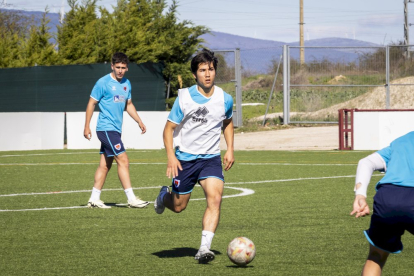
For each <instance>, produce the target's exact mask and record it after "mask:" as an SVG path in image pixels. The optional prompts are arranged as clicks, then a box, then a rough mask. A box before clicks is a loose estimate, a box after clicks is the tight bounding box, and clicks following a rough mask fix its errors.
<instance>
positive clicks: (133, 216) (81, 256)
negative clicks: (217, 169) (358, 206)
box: [0, 150, 414, 275]
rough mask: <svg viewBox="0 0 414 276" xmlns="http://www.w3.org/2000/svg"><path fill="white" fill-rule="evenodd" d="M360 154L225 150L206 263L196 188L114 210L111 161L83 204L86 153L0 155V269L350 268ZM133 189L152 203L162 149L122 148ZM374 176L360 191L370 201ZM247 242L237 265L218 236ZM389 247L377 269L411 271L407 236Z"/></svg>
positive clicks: (360, 244) (357, 249) (365, 222)
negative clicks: (175, 208)
mask: <svg viewBox="0 0 414 276" xmlns="http://www.w3.org/2000/svg"><path fill="white" fill-rule="evenodd" d="M369 153H370V152H368V151H366V152H361V151H296V152H295V151H290V152H288V151H237V152H235V157H236V163H235V165H234V167H233V168H232V169H231V170H230V171H228V172H225V178H226V185H225V190H224V199H223V203H222V214H221V221H220V224H219V227H218V229H217V232H216V235H215V237H214V239H213V244H212V250H213V251H214V252H215V253H216V259H215V260H214V261H213V262H211V263H210V264H206V265H203V264H198V263H197V261H195V260H194V255H195V254H196V252H197V250H198V247H199V245H200V239H201V219H202V215H203V212H204V209H205V200H204V195H203V193H202V190H201V188H199V187H198V186H197V187H196V188H195V191H194V192H193V195H192V199H191V202H190V203H189V206H188V208H187V209H186V210H185V211H183V212H182V213H180V214H175V213H172V212H171V211H169V210H166V211H165V212H164V213H163V214H162V215H157V214H156V213H155V212H154V208H153V205H152V204H150V205H149V206H148V207H147V208H145V209H129V208H126V205H125V204H126V196H125V193H124V192H123V190H122V189H121V184H120V182H119V180H118V177H117V174H116V166H113V168H112V171H111V172H110V173H109V176H108V179H107V182H106V184H105V186H104V190H103V192H102V196H101V199H102V200H103V201H105V202H106V203H109V204H111V205H112V206H113V207H112V208H111V209H88V208H86V203H87V201H88V199H89V196H90V191H91V189H92V185H93V177H94V173H95V170H96V168H97V165H98V160H99V155H98V153H97V150H84V151H79V150H77V151H74V150H61V151H57V150H53V151H24V152H1V153H0V183H1V184H0V218H1V235H0V249H1V250H0V256H1V258H0V262H1V273H0V274H1V275H359V274H360V271H361V268H362V266H363V263H364V261H365V258H366V256H367V254H368V242H367V241H366V239H365V237H364V235H363V233H362V231H363V230H364V229H367V228H368V226H369V220H370V218H369V217H365V218H359V219H356V218H354V217H351V216H350V215H349V213H350V212H351V207H352V202H353V196H354V195H353V186H354V179H355V172H356V166H357V162H358V160H359V159H360V158H362V157H364V156H366V155H367V154H369ZM128 155H129V158H130V162H131V166H130V171H131V178H132V182H133V187H134V190H135V193H136V195H138V196H140V197H141V198H142V199H144V200H149V201H151V202H153V201H154V199H155V198H156V196H157V195H158V192H159V189H160V187H161V186H162V185H169V184H170V180H169V179H168V178H166V176H165V170H166V156H165V152H164V151H163V150H158V151H139V150H128ZM381 176H382V175H381V174H380V173H374V176H373V177H372V179H371V185H370V187H369V192H368V199H369V203H370V206H371V207H372V197H373V195H374V193H375V182H376V181H378V180H379V179H380V178H381ZM237 236H246V237H248V238H249V239H251V240H253V242H254V243H255V245H256V249H257V253H256V258H255V259H254V261H253V262H252V263H251V264H249V265H248V266H247V267H237V266H235V265H233V264H232V263H231V262H230V260H229V259H228V258H227V255H226V248H227V244H228V243H229V242H230V241H231V240H232V239H233V238H235V237H237ZM403 243H404V246H405V248H406V249H405V250H404V251H403V253H402V254H399V255H391V256H390V258H389V260H388V262H387V264H386V266H385V269H384V275H412V260H413V259H414V239H413V237H412V236H411V235H410V234H407V235H404V236H403Z"/></svg>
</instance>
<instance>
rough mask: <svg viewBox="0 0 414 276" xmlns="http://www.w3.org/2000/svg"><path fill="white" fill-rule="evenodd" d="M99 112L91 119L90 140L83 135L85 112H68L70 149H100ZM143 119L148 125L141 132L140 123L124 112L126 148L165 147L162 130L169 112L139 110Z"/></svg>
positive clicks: (123, 133)
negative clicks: (98, 136)
mask: <svg viewBox="0 0 414 276" xmlns="http://www.w3.org/2000/svg"><path fill="white" fill-rule="evenodd" d="M98 114H99V113H98V112H94V114H93V116H92V119H91V125H90V126H91V131H92V139H91V140H90V141H89V140H87V139H85V137H83V128H84V125H85V112H68V113H66V126H67V140H68V141H67V147H68V149H98V150H99V148H100V146H101V142H100V141H99V140H98V138H97V137H96V131H95V130H96V122H97V119H98ZM138 114H139V116H140V117H141V120H142V121H143V123H144V124H145V126H146V127H147V132H146V133H145V134H141V129H140V128H139V127H138V124H137V123H136V122H135V121H134V120H133V119H132V118H131V117H130V116H129V115H128V113H126V112H124V123H123V126H122V141H123V142H124V146H125V148H127V149H128V148H129V149H161V148H164V142H163V139H162V132H163V130H164V126H165V123H166V122H167V117H168V114H169V112H150V111H145V112H144V111H143V112H138Z"/></svg>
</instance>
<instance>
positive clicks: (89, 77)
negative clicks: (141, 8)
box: [0, 63, 166, 112]
mask: <svg viewBox="0 0 414 276" xmlns="http://www.w3.org/2000/svg"><path fill="white" fill-rule="evenodd" d="M128 68H129V70H128V72H127V74H126V75H125V77H126V78H128V79H129V80H130V82H131V85H132V100H133V102H134V105H135V107H136V108H137V110H138V111H164V110H165V91H166V89H165V83H164V79H163V76H162V70H163V65H162V64H160V63H156V64H154V63H144V64H134V63H130V64H129V66H128ZM110 72H111V67H110V64H109V63H108V64H89V65H67V66H35V67H27V68H11V69H0V87H1V88H0V97H1V100H0V112H62V111H63V112H74V111H75V112H76V111H85V109H86V104H87V102H88V100H89V96H90V93H91V91H92V88H93V86H94V85H95V83H96V81H97V80H98V79H99V78H101V77H103V76H104V75H106V74H108V73H110Z"/></svg>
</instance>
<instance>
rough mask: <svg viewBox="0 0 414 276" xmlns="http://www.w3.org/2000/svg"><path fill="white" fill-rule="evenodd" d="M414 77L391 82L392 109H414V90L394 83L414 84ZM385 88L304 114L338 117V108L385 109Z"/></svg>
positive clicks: (377, 88) (311, 116) (307, 115)
mask: <svg viewBox="0 0 414 276" xmlns="http://www.w3.org/2000/svg"><path fill="white" fill-rule="evenodd" d="M412 83H414V77H406V78H401V79H397V80H394V81H392V82H391V86H390V108H391V109H412V108H413V91H412V87H411V86H408V85H395V86H393V84H412ZM385 100H386V99H385V88H384V87H376V88H374V89H372V90H371V91H370V92H367V93H365V94H363V95H361V96H358V97H356V98H353V99H351V100H349V101H346V102H343V103H340V104H336V105H333V106H330V107H328V108H324V109H321V110H318V111H315V112H312V113H305V114H303V115H304V116H306V117H307V118H327V117H330V118H337V117H338V110H339V109H343V108H348V109H353V108H357V109H385V107H386V102H385Z"/></svg>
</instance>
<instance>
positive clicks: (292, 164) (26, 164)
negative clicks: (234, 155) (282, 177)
mask: <svg viewBox="0 0 414 276" xmlns="http://www.w3.org/2000/svg"><path fill="white" fill-rule="evenodd" d="M98 164H99V162H94V163H81V162H73V163H0V166H53V165H56V166H68V165H98ZM129 164H130V165H166V164H167V163H162V162H158V163H148V162H131V163H129ZM114 165H116V162H114ZM235 165H248V166H262V165H275V166H356V165H357V164H298V163H235Z"/></svg>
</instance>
